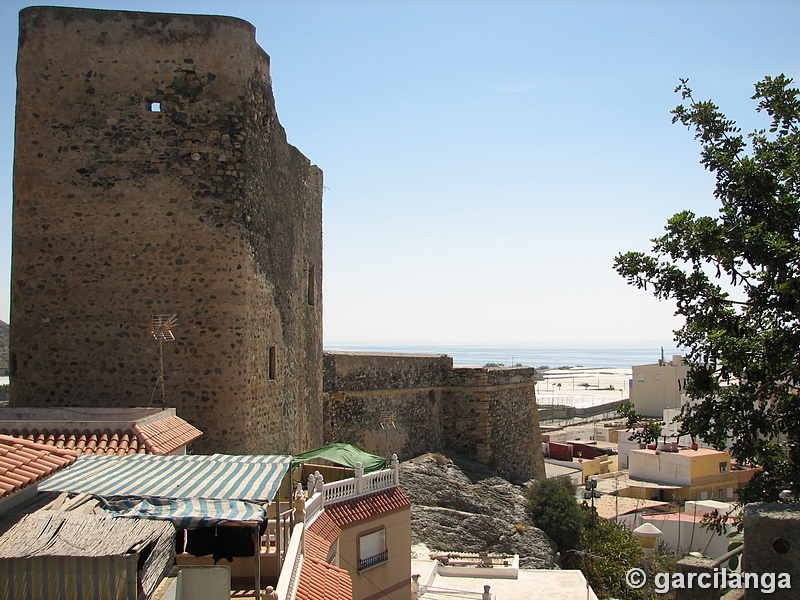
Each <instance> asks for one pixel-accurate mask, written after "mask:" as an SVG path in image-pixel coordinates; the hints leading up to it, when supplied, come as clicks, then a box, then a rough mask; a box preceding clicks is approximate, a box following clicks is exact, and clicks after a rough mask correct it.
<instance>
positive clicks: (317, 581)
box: [296, 556, 353, 600]
mask: <svg viewBox="0 0 800 600" xmlns="http://www.w3.org/2000/svg"><path fill="white" fill-rule="evenodd" d="M296 598H297V600H353V582H352V581H351V580H350V575H349V574H348V573H347V571H345V570H344V569H340V568H339V567H334V566H333V565H329V564H328V563H326V562H325V561H322V560H317V559H316V558H312V557H310V556H307V557H306V559H305V560H304V561H303V569H302V571H301V572H300V580H299V581H298V583H297V596H296Z"/></svg>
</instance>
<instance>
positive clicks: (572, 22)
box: [0, 0, 800, 345]
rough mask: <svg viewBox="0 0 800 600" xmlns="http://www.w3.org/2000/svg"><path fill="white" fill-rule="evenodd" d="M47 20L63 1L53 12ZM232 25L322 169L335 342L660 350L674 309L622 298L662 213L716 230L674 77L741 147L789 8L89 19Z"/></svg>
mask: <svg viewBox="0 0 800 600" xmlns="http://www.w3.org/2000/svg"><path fill="white" fill-rule="evenodd" d="M47 4H50V5H67V6H74V5H75V3H73V2H68V3H62V2H58V1H50V2H48V3H47ZM26 5H28V3H24V2H16V1H14V0H3V1H2V2H0V28H1V29H0V78H2V82H3V85H2V86H0V319H3V320H6V321H7V320H8V315H9V291H8V290H9V280H10V267H9V263H10V253H11V249H10V248H11V241H10V238H11V232H10V220H11V205H12V194H11V178H12V166H13V134H14V120H13V115H14V95H15V75H14V63H15V57H16V40H17V27H18V25H17V24H18V18H17V13H18V11H19V10H20V9H21V8H24V7H25V6H26ZM81 5H82V6H85V7H91V8H112V9H130V10H147V11H155V12H184V13H199V14H226V15H230V16H235V17H239V18H242V19H245V20H247V21H249V22H251V23H253V24H254V25H255V26H256V28H257V33H256V37H257V40H258V42H259V44H260V45H261V47H262V48H264V50H265V51H266V52H267V53H268V54H269V55H270V56H271V64H272V78H273V89H274V93H275V98H276V103H277V108H278V115H279V118H280V120H281V123H282V124H283V126H284V127H285V128H286V131H287V135H288V139H289V141H290V143H292V144H294V145H295V146H297V147H298V148H299V149H300V150H301V151H302V152H303V153H304V154H305V155H306V156H308V157H309V158H310V159H311V160H312V161H313V162H314V163H315V164H317V165H319V166H320V167H321V168H322V169H323V171H324V173H325V185H326V187H327V189H326V191H325V197H324V272H323V273H324V275H323V276H324V287H323V293H324V301H323V302H324V315H325V316H324V331H325V340H326V342H328V343H335V342H357V341H366V342H369V341H382V342H403V341H415V342H429V343H433V344H443V343H448V342H450V343H453V342H477V343H496V342H515V343H530V344H545V343H550V344H552V343H561V344H571V343H595V344H606V343H622V342H634V341H636V342H639V341H656V342H658V343H661V344H664V345H668V344H669V341H670V340H671V337H672V334H671V331H672V330H673V329H675V328H676V327H678V326H679V325H680V321H678V320H677V319H676V318H675V317H673V315H672V313H673V306H672V305H670V304H669V303H665V302H659V301H657V300H655V299H654V298H653V297H652V296H651V295H650V294H649V293H648V292H644V291H640V290H636V289H634V288H632V287H630V286H628V285H626V284H625V282H624V280H623V279H622V278H621V277H619V276H618V275H617V274H616V273H615V272H614V271H613V268H612V263H613V258H614V256H615V255H616V254H617V253H618V252H622V251H627V250H646V249H648V248H649V241H648V240H649V239H650V238H653V237H655V236H657V235H659V234H660V233H661V232H662V230H663V226H664V224H665V223H666V220H667V219H668V218H669V217H670V216H671V215H672V214H674V213H676V212H678V211H680V210H684V209H691V210H694V211H695V212H697V213H700V214H716V211H717V202H716V201H715V199H714V197H713V183H714V180H713V176H712V175H711V174H709V173H707V172H705V171H704V170H703V169H702V166H701V165H700V164H699V162H698V158H699V147H698V145H697V143H696V142H695V141H694V139H693V135H692V134H691V133H690V132H688V131H687V130H685V129H684V128H682V127H680V126H678V125H673V124H671V116H670V114H669V111H670V110H671V109H672V108H674V107H675V105H676V104H678V103H679V101H680V99H679V98H678V96H677V95H676V94H675V93H674V92H673V90H674V88H675V86H676V85H677V83H678V79H679V78H680V77H688V78H689V79H690V85H691V86H692V87H693V88H694V90H695V93H696V96H697V97H698V98H701V99H707V98H710V99H713V100H714V101H715V102H717V103H718V104H719V105H720V106H721V108H722V109H723V110H724V111H725V112H726V113H727V114H728V115H729V116H730V117H732V118H734V119H736V120H737V121H739V123H740V124H741V125H742V126H743V128H744V129H745V131H750V130H752V129H754V128H756V127H760V126H763V125H764V124H765V123H766V121H765V119H764V117H763V116H759V115H757V114H756V113H755V111H754V106H755V103H754V102H753V101H752V100H750V99H749V97H750V96H751V95H752V93H753V84H754V83H755V82H756V81H758V80H759V79H761V78H762V77H763V76H765V75H777V74H779V73H785V74H787V75H788V76H790V77H794V78H796V79H797V78H798V76H800V36H798V35H797V23H800V3H796V2H778V1H761V2H737V1H726V2H689V1H682V2H678V1H675V2H660V1H648V2H640V1H638V2H603V1H599V0H596V1H593V2H581V1H572V2H534V1H523V0H518V1H507V2H497V1H492V2H475V1H468V0H459V1H455V0H453V1H442V0H437V1H421V0H420V1H405V2H399V1H398V2H381V1H370V2H367V1H349V2H344V1H337V0H331V1H327V2H308V1H304V0H292V1H289V0H286V1H277V2H276V1H267V0H264V1H236V0H229V1H228V2H225V3H220V2H204V1H196V2H179V1H173V0H159V1H158V2H149V1H132V0H131V1H127V2H125V1H111V0H109V1H106V2H83V3H82V4H81Z"/></svg>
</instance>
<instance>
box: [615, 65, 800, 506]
mask: <svg viewBox="0 0 800 600" xmlns="http://www.w3.org/2000/svg"><path fill="white" fill-rule="evenodd" d="M792 83H793V82H792V80H791V79H789V78H787V77H785V76H783V75H780V76H778V77H774V78H773V77H766V78H764V79H763V80H762V81H760V82H759V83H757V84H756V86H755V94H754V96H753V99H754V100H756V101H757V108H756V110H757V111H758V112H762V113H765V114H766V115H768V117H769V120H770V125H769V127H768V129H762V130H758V131H755V132H754V133H752V134H750V135H749V136H747V138H745V137H744V136H742V134H741V133H740V129H739V128H738V127H737V126H736V123H735V122H734V121H732V120H730V119H728V118H726V116H725V115H724V114H722V113H721V112H720V110H719V108H718V107H717V106H716V105H715V104H714V103H712V102H710V101H698V100H695V98H694V96H693V94H692V90H691V89H690V88H689V87H688V85H687V81H686V80H682V81H681V83H680V85H679V86H678V87H677V89H676V91H677V92H679V93H680V94H681V96H682V98H683V100H684V102H685V103H686V106H684V105H680V106H678V107H677V108H676V109H675V110H674V111H673V113H672V114H673V122H680V123H681V124H683V125H685V126H686V127H688V128H689V129H690V130H694V132H695V137H696V139H698V140H699V142H700V145H701V147H702V152H701V162H702V164H703V165H705V167H706V168H707V169H708V170H709V171H711V172H713V173H714V174H715V175H716V191H715V195H716V197H717V199H718V200H719V201H720V203H721V207H720V210H719V215H718V216H716V217H708V216H701V217H698V216H696V215H695V214H694V213H692V212H690V211H684V212H681V213H678V214H676V215H675V216H673V217H672V218H671V219H670V220H669V221H668V223H667V226H666V228H665V230H666V233H665V234H664V235H663V236H661V237H659V238H656V239H654V240H652V241H653V244H654V245H653V250H652V253H651V254H644V253H640V252H629V253H627V254H621V255H619V256H617V257H616V259H615V268H616V270H617V272H618V273H619V274H620V275H622V276H623V277H625V278H626V279H627V281H628V282H629V283H630V284H632V285H635V286H637V287H639V288H644V289H648V288H649V289H650V290H652V292H653V293H654V294H655V295H656V296H657V297H658V298H662V299H666V298H670V299H672V300H674V301H675V302H676V304H677V314H679V315H682V316H684V317H685V324H684V326H683V327H681V328H680V329H679V330H678V331H676V332H675V333H676V338H675V339H676V341H677V342H678V343H679V344H680V346H681V347H684V348H688V349H690V352H689V355H688V357H687V358H688V361H689V363H690V365H691V367H692V368H691V371H690V373H689V381H688V390H687V391H688V393H689V394H690V395H691V396H692V397H693V398H695V399H698V400H700V401H701V402H699V403H698V404H697V405H696V406H694V407H691V408H689V409H687V410H685V411H684V415H683V417H682V420H683V422H682V429H683V432H684V433H686V434H689V435H691V436H695V437H698V438H702V439H704V440H705V441H706V442H708V443H710V444H712V445H714V446H715V447H717V448H722V447H723V446H724V445H725V442H726V440H727V439H728V438H730V439H731V440H732V441H733V447H732V453H733V455H734V457H735V458H736V459H737V460H739V461H740V462H742V463H745V464H751V465H755V464H758V465H761V466H762V467H764V471H763V472H762V473H759V474H758V475H756V477H754V479H753V480H752V482H751V483H750V484H749V485H748V486H746V488H745V489H740V499H741V500H742V501H744V502H750V501H754V500H772V501H774V500H777V499H778V493H779V492H780V490H782V489H787V488H788V489H791V490H792V491H793V492H794V494H795V495H800V395H798V391H800V130H799V129H798V125H799V124H800V93H799V92H798V90H797V88H795V87H792Z"/></svg>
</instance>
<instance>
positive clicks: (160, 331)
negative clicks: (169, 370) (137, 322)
mask: <svg viewBox="0 0 800 600" xmlns="http://www.w3.org/2000/svg"><path fill="white" fill-rule="evenodd" d="M177 324H178V315H177V314H171V315H153V316H152V317H150V334H151V335H152V336H153V339H155V340H158V359H159V365H160V368H161V370H160V372H159V375H158V381H156V386H155V387H154V388H153V393H152V394H150V403H151V404H152V402H153V396H154V395H155V393H156V390H157V389H158V385H159V384H161V407H162V408H166V407H167V395H166V392H165V390H164V342H174V341H175V335H174V334H173V333H172V328H173V327H175V326H176V325H177Z"/></svg>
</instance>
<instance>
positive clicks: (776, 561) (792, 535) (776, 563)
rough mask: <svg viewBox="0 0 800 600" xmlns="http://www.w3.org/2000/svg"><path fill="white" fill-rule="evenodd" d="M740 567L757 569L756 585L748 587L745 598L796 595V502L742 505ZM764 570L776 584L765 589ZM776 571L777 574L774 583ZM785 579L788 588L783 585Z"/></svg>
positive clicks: (799, 561)
mask: <svg viewBox="0 0 800 600" xmlns="http://www.w3.org/2000/svg"><path fill="white" fill-rule="evenodd" d="M742 571H744V572H747V573H757V574H758V575H759V582H763V583H762V586H760V589H748V590H747V600H753V599H757V598H774V599H776V600H784V599H785V600H789V599H790V598H791V599H794V598H797V585H798V581H800V505H798V504H789V505H787V504H767V503H758V504H749V505H747V506H746V507H745V509H744V554H743V558H742ZM768 574H774V577H775V579H773V580H772V582H773V586H774V587H775V588H776V589H774V591H772V592H767V591H766V590H765V588H767V589H768V585H764V584H765V583H767V584H768V582H769V579H768V580H767V581H764V580H763V577H764V576H765V575H766V576H767V577H770V576H769V575H768ZM778 574H785V575H784V576H783V577H781V580H780V581H781V583H783V584H784V585H781V586H778V579H777V577H778ZM786 583H789V584H790V585H791V587H792V588H794V589H791V588H786V587H785V584H786Z"/></svg>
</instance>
